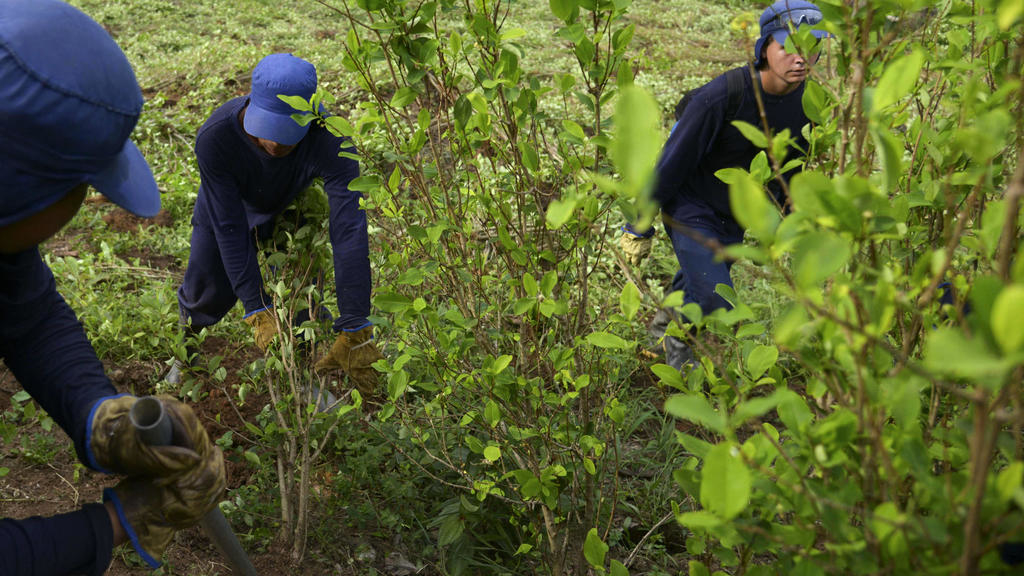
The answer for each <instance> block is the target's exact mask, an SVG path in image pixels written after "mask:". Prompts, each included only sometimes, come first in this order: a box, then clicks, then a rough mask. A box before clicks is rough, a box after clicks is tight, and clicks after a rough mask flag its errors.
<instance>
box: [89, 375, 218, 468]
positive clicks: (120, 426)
mask: <svg viewBox="0 0 1024 576" xmlns="http://www.w3.org/2000/svg"><path fill="white" fill-rule="evenodd" d="M158 398H159V400H160V402H161V403H162V404H163V405H164V410H165V412H166V414H167V417H168V418H170V419H171V426H172V429H173V430H174V436H173V438H172V439H171V443H172V444H173V446H149V445H147V444H144V443H143V442H142V439H141V438H139V435H138V433H137V432H136V430H135V427H134V426H133V425H132V423H131V420H130V419H129V417H128V413H129V411H131V408H132V405H133V404H135V401H136V400H138V398H137V397H135V396H132V395H130V394H126V395H123V396H114V397H111V398H106V399H104V400H101V401H100V403H99V404H98V405H97V406H96V407H95V408H94V409H93V417H92V420H91V422H90V423H89V430H90V433H89V448H90V450H91V452H92V455H93V458H94V459H95V461H96V464H98V465H99V466H100V468H102V469H104V470H105V471H107V472H113V473H117V474H124V475H127V476H152V477H170V476H175V475H180V474H183V473H187V472H190V471H192V470H194V469H195V468H197V467H199V466H201V465H202V460H203V458H204V457H206V455H208V454H210V453H211V452H212V451H213V450H214V449H215V447H214V445H213V443H212V442H210V438H209V436H207V434H206V429H205V428H203V425H202V424H200V423H199V418H198V417H197V416H196V414H195V412H193V411H192V409H191V408H189V407H188V406H187V405H186V404H183V403H182V402H180V401H178V400H177V399H176V398H173V397H171V396H167V395H162V396H159V397H158Z"/></svg>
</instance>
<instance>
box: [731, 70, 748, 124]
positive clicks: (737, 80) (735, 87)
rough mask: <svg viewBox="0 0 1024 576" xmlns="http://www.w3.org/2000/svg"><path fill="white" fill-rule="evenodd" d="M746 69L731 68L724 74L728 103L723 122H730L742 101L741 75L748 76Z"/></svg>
mask: <svg viewBox="0 0 1024 576" xmlns="http://www.w3.org/2000/svg"><path fill="white" fill-rule="evenodd" d="M749 73H750V72H748V71H747V67H746V66H743V67H740V68H733V69H732V70H729V71H728V72H726V73H725V82H726V86H727V87H728V90H729V101H728V104H727V107H726V109H725V121H726V122H731V121H732V119H733V118H735V117H736V111H737V110H739V108H740V101H742V100H743V75H744V74H749Z"/></svg>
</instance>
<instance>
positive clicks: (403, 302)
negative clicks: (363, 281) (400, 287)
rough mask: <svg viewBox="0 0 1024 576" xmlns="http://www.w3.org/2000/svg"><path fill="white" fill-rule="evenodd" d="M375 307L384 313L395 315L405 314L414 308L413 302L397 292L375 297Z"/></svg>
mask: <svg viewBox="0 0 1024 576" xmlns="http://www.w3.org/2000/svg"><path fill="white" fill-rule="evenodd" d="M373 305H374V306H376V307H377V308H380V309H381V310H383V311H384V312H387V313H389V314H394V313H395V312H403V311H405V310H406V309H408V308H409V307H410V306H412V300H410V299H409V298H408V297H407V296H403V295H402V294H397V293H395V292H384V293H382V294H378V295H376V296H374V297H373Z"/></svg>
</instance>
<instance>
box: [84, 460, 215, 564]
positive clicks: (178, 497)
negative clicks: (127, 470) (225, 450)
mask: <svg viewBox="0 0 1024 576" xmlns="http://www.w3.org/2000/svg"><path fill="white" fill-rule="evenodd" d="M199 456H200V455H199V454H196V457H197V459H199V460H200V465H198V466H196V467H194V468H192V469H191V470H189V471H188V472H186V473H184V474H180V475H178V476H174V477H142V476H135V477H130V478H126V479H124V480H122V481H121V482H120V483H119V484H118V485H117V486H115V487H114V488H107V489H105V490H104V491H103V501H104V502H113V503H114V506H115V508H116V509H117V517H118V519H119V520H120V521H121V526H122V527H123V528H124V529H125V532H127V533H128V535H129V538H130V540H131V542H132V546H133V547H134V548H135V551H136V552H138V553H139V556H141V557H142V559H143V560H145V561H146V563H148V564H149V565H150V566H152V567H153V568H156V567H158V566H159V565H160V560H159V558H160V557H161V556H163V553H164V550H166V549H167V545H168V544H170V542H171V538H172V537H173V536H174V532H175V531H176V530H180V529H183V528H188V527H190V526H192V525H194V524H196V523H197V522H199V521H200V520H201V519H202V518H203V516H204V515H206V513H207V512H209V511H210V510H212V509H213V507H214V506H216V505H217V503H218V502H219V501H220V500H221V497H222V496H223V494H224V488H225V485H226V481H225V477H224V456H223V454H222V453H221V451H220V448H217V447H213V449H212V450H211V451H209V452H208V453H207V454H206V455H205V456H203V457H202V458H200V457H199Z"/></svg>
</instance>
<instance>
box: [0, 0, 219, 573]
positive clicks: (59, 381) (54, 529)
mask: <svg viewBox="0 0 1024 576" xmlns="http://www.w3.org/2000/svg"><path fill="white" fill-rule="evenodd" d="M141 110H142V93H141V91H140V90H139V87H138V85H137V84H136V81H135V75H134V73H133V72H132V69H131V66H130V65H129V64H128V60H127V59H126V58H125V56H124V54H123V53H122V52H121V49H120V48H118V46H117V44H116V43H115V42H114V41H113V39H111V38H110V36H109V35H108V34H107V33H106V32H105V31H104V30H103V28H102V27H100V25H99V24H97V23H96V22H94V21H93V20H92V19H90V18H89V17H88V16H86V15H85V14H83V13H82V12H80V11H78V10H77V9H76V8H73V7H71V6H69V5H67V4H65V3H63V2H59V1H57V0H5V1H4V2H3V8H2V9H0V318H2V323H0V358H2V359H3V361H4V363H5V364H6V366H7V368H8V369H9V370H10V371H11V373H12V374H13V375H14V377H15V378H17V380H18V382H19V383H20V384H21V385H22V386H23V387H24V389H25V390H26V391H28V392H29V394H30V395H31V396H32V398H33V399H34V400H35V401H36V402H37V403H38V404H39V405H40V406H41V407H42V408H43V409H44V410H46V412H47V413H48V414H49V415H50V416H51V417H52V418H53V420H54V421H55V422H56V423H57V424H58V425H59V426H60V427H61V428H62V429H63V430H64V431H65V432H66V433H67V434H68V436H70V437H71V439H72V440H73V441H74V446H75V452H76V454H77V455H78V459H79V460H80V461H81V462H82V463H83V464H85V465H86V466H88V467H89V468H92V469H94V470H98V471H101V472H108V473H116V474H122V475H125V476H126V478H125V479H123V480H122V481H121V482H120V483H119V484H117V486H116V487H114V488H112V489H107V490H104V492H103V500H104V503H102V504H100V503H96V504H86V505H84V506H82V508H81V509H79V510H77V511H74V512H71V513H67V514H61V515H58V516H53V517H49V518H41V517H32V518H28V519H24V520H14V519H0V574H4V575H17V576H21V575H33V576H41V575H60V574H83V573H84V574H95V575H98V574H102V573H104V572H105V571H106V569H107V566H108V565H109V564H110V560H111V550H112V548H113V546H116V545H118V544H120V543H123V542H125V541H131V543H132V545H133V546H134V547H135V550H136V551H137V552H138V553H139V555H140V556H141V557H142V558H143V559H144V560H146V561H147V562H148V563H149V564H150V565H151V566H153V567H156V566H158V565H159V560H158V559H159V558H160V556H161V555H162V554H163V551H164V549H165V548H166V547H167V545H168V544H169V542H170V540H171V538H172V536H173V534H174V531H175V530H177V529H181V528H185V527H188V526H192V525H193V524H195V523H197V522H198V521H199V520H200V519H201V518H202V516H203V515H204V514H205V513H206V512H207V511H209V510H210V509H212V508H213V507H214V506H216V504H217V502H218V501H219V499H220V496H221V495H222V494H223V492H224V486H225V482H224V461H223V456H222V455H221V452H220V449H218V448H217V447H216V446H214V445H213V444H212V443H211V442H210V440H209V438H208V437H207V434H206V431H205V430H204V429H203V427H202V426H201V425H200V424H199V421H198V419H197V418H196V416H195V414H194V413H193V412H192V410H191V409H190V408H189V407H188V406H186V405H184V404H182V403H180V402H177V401H176V400H173V399H170V398H165V399H163V400H164V407H165V409H166V410H167V411H168V413H169V414H170V416H171V418H172V421H173V422H174V424H175V429H176V439H175V443H176V444H177V445H176V446H167V447H160V448H152V447H149V446H146V445H144V444H143V443H141V442H140V441H139V440H138V438H137V436H136V434H135V432H134V428H133V427H132V426H131V425H130V422H129V420H128V410H129V408H130V407H131V405H132V403H133V402H134V401H135V398H134V397H132V396H129V395H118V394H117V391H116V390H115V389H114V387H113V386H112V385H111V383H110V380H109V379H108V378H107V376H106V375H105V374H104V372H103V364H102V363H100V361H99V359H98V358H97V357H96V352H95V351H94V350H93V348H92V345H91V344H90V343H89V341H88V339H87V338H86V335H85V332H84V330H83V329H82V325H81V324H80V323H79V322H78V319H77V318H76V317H75V314H74V312H73V311H72V310H71V308H70V307H68V304H67V303H66V302H65V301H64V299H63V298H62V297H61V295H60V294H59V293H58V292H57V287H56V282H55V280H54V277H53V274H52V272H51V271H50V268H49V267H48V266H47V265H46V264H45V263H44V262H43V260H42V259H41V258H40V254H39V250H38V248H37V245H38V244H39V243H40V242H42V241H44V240H46V239H47V238H49V237H50V236H52V235H53V234H55V233H56V232H57V231H59V230H60V228H61V227H63V226H64V224H66V223H67V222H68V221H69V220H71V218H72V217H73V216H74V215H75V213H76V212H78V209H79V207H80V206H81V204H82V201H83V200H84V198H85V196H86V192H87V190H88V187H89V186H90V185H91V186H93V187H94V188H96V189H97V190H98V191H100V192H101V193H102V194H104V195H105V196H106V197H107V198H109V199H110V200H112V201H113V202H115V203H117V204H119V205H120V206H122V207H123V208H125V209H127V210H129V211H131V212H133V213H135V214H138V215H140V216H154V215H155V214H156V213H157V211H158V210H159V209H160V197H159V193H158V191H157V187H156V183H155V182H154V180H153V175H152V173H151V172H150V169H149V166H148V165H147V164H146V161H145V160H144V159H143V157H142V155H141V154H140V153H139V150H138V148H136V147H135V145H134V144H132V143H131V142H130V141H129V140H128V135H129V134H130V133H131V131H132V129H133V128H134V127H135V123H136V121H137V120H138V118H139V114H140V112H141Z"/></svg>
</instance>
